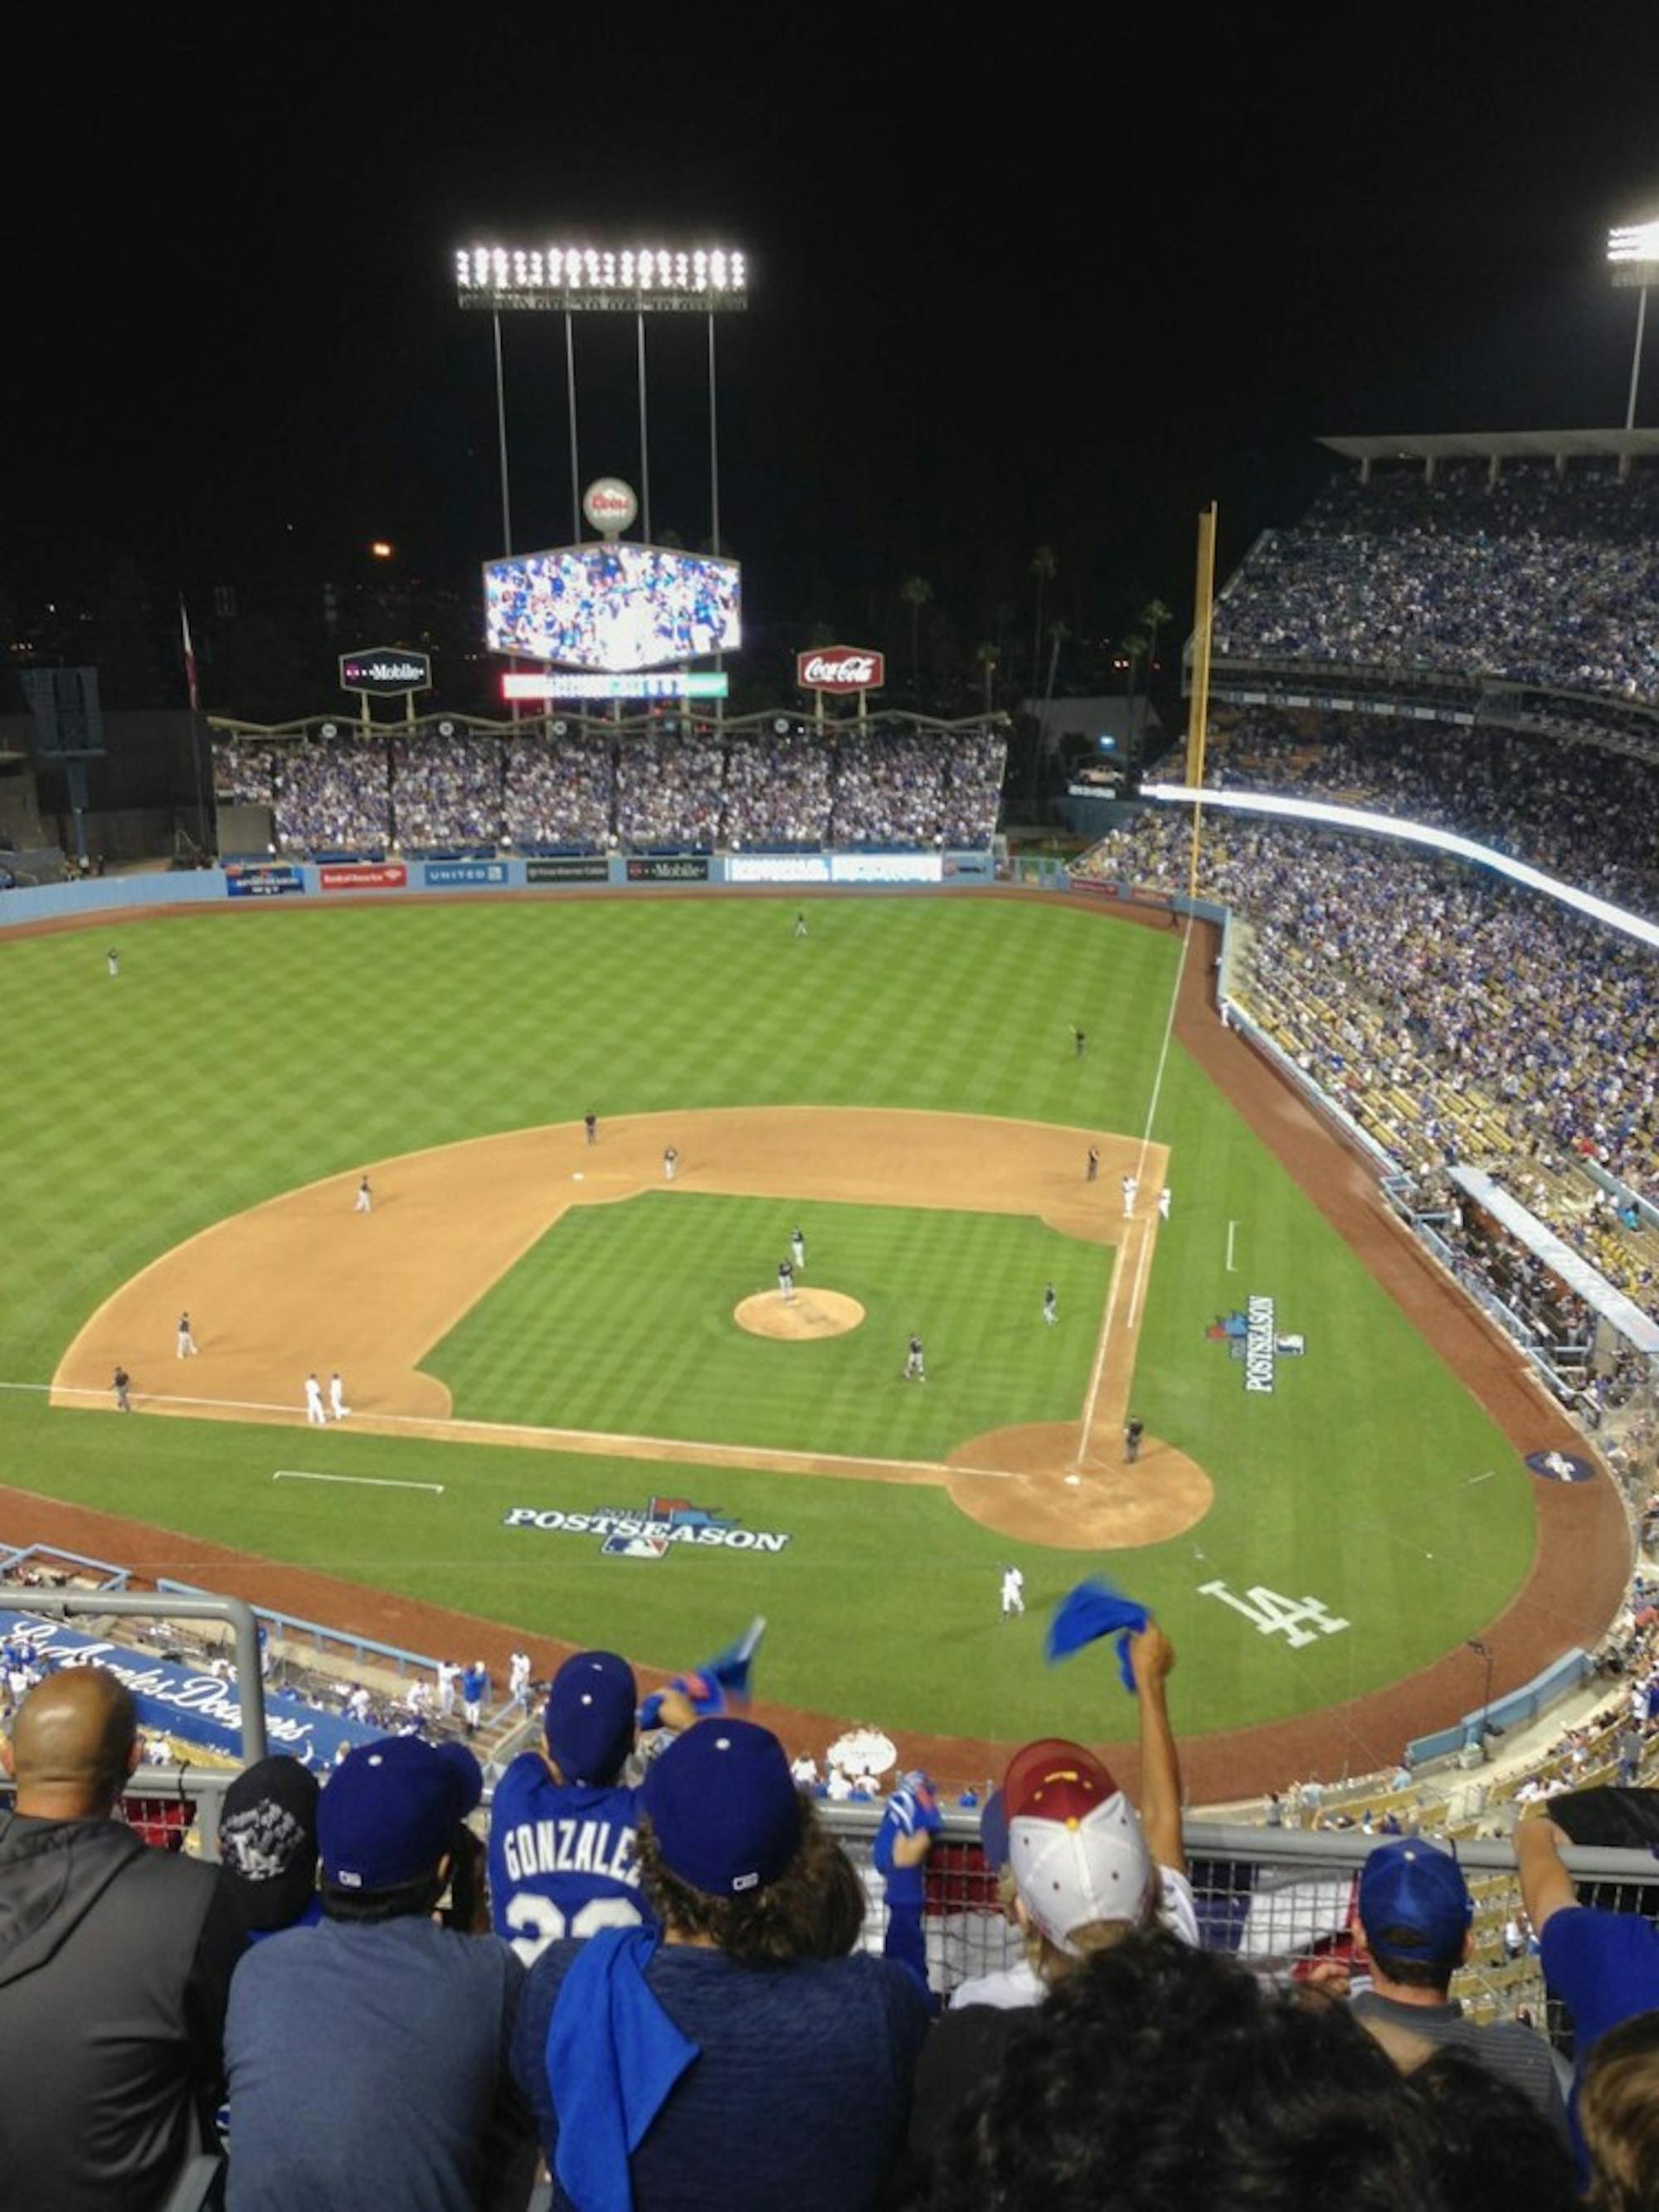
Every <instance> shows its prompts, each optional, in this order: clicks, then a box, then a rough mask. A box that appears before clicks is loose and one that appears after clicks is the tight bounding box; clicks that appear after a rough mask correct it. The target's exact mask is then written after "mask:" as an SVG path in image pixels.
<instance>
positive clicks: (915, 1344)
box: [904, 1336, 927, 1383]
mask: <svg viewBox="0 0 1659 2212" xmlns="http://www.w3.org/2000/svg"><path fill="white" fill-rule="evenodd" d="M904 1379H905V1381H906V1382H907V1383H925V1382H926V1381H927V1363H926V1361H925V1360H924V1359H923V1357H922V1351H921V1338H920V1337H919V1336H913V1337H912V1338H911V1339H910V1351H909V1356H908V1358H907V1359H906V1360H905V1363H904Z"/></svg>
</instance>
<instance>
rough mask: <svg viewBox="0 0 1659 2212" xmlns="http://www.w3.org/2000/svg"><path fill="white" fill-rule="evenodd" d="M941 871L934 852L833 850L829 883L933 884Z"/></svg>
mask: <svg viewBox="0 0 1659 2212" xmlns="http://www.w3.org/2000/svg"><path fill="white" fill-rule="evenodd" d="M944 873H945V863H944V860H942V858H941V857H940V855H939V854H938V853H834V854H831V855H830V858H829V880H830V882H831V883H832V884H936V883H938V882H939V879H940V878H941V877H942V876H943V875H944Z"/></svg>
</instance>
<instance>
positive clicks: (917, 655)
mask: <svg viewBox="0 0 1659 2212" xmlns="http://www.w3.org/2000/svg"><path fill="white" fill-rule="evenodd" d="M899 597H900V599H902V600H903V602H904V604H905V605H906V606H907V607H908V608H909V610H910V689H911V693H912V696H914V698H915V702H916V706H917V708H918V709H920V708H921V611H922V609H923V608H924V607H925V606H927V605H928V604H929V602H930V601H931V600H932V599H933V586H932V585H931V584H930V583H929V582H928V580H927V577H926V576H907V577H906V578H905V580H904V581H903V582H902V584H901V585H900V586H899Z"/></svg>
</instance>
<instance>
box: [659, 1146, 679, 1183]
mask: <svg viewBox="0 0 1659 2212" xmlns="http://www.w3.org/2000/svg"><path fill="white" fill-rule="evenodd" d="M679 1164H680V1156H679V1154H678V1152H676V1151H675V1149H674V1147H673V1146H672V1145H670V1146H669V1147H668V1148H667V1150H666V1151H665V1152H664V1154H663V1156H662V1179H663V1181H664V1182H673V1180H674V1176H675V1173H676V1171H677V1170H678V1167H679Z"/></svg>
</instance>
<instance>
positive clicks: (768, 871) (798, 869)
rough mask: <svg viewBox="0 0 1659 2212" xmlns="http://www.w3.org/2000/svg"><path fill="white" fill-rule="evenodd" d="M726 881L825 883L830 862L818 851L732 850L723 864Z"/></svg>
mask: <svg viewBox="0 0 1659 2212" xmlns="http://www.w3.org/2000/svg"><path fill="white" fill-rule="evenodd" d="M726 882H727V883H728V884H827V883H828V882H829V861H828V860H826V859H825V858H824V856H823V854H822V853H733V854H732V857H731V859H730V860H728V861H727V862H726Z"/></svg>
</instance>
